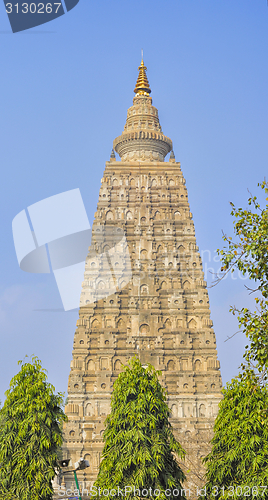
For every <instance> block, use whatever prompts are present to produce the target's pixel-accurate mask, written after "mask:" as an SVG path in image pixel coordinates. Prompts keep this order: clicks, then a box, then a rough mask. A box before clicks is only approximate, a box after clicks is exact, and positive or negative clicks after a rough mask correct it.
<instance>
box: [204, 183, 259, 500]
mask: <svg viewBox="0 0 268 500" xmlns="http://www.w3.org/2000/svg"><path fill="white" fill-rule="evenodd" d="M260 186H261V188H262V189H263V190H264V192H265V193H268V185H267V183H266V182H265V181H264V182H263V183H262V184H260ZM267 200H268V198H266V201H267ZM248 204H249V207H248V208H247V209H246V210H243V209H242V208H238V209H236V208H235V206H234V205H233V203H231V206H232V211H231V215H232V216H233V217H234V218H235V220H234V232H235V238H234V240H233V239H232V238H231V237H227V236H224V241H225V242H227V245H228V246H227V247H226V246H225V247H224V248H223V250H218V252H219V254H220V255H221V259H222V264H223V265H222V272H223V273H224V274H223V276H224V275H225V274H226V273H228V272H233V271H234V270H235V269H238V270H239V271H241V272H242V274H243V275H245V274H246V273H247V274H248V277H249V279H250V280H251V281H252V282H253V285H252V288H249V291H250V293H254V292H255V293H256V295H257V296H256V297H255V301H256V309H255V310H253V311H251V310H249V309H248V308H242V309H240V310H238V309H236V308H235V307H232V308H231V311H232V312H233V314H237V315H238V322H239V327H240V329H241V330H242V331H243V333H244V334H245V335H246V337H247V338H248V339H249V345H247V346H246V348H245V353H244V362H243V363H242V364H241V370H240V374H239V376H238V377H236V378H234V379H233V380H232V381H231V383H230V384H227V386H226V388H225V389H223V400H222V401H221V403H220V406H219V414H218V416H217V419H216V421H215V427H214V438H213V440H212V450H211V453H209V455H208V456H207V457H206V458H205V460H204V462H205V464H206V466H207V475H206V476H207V484H206V494H207V498H211V499H212V498H217V499H218V500H219V499H223V498H230V497H231V498H233V499H236V498H238V497H240V498H241V497H245V496H246V497H247V498H250V499H251V498H255V499H267V498H268V487H267V484H268V388H267V369H268V204H266V205H265V206H264V207H263V208H262V207H261V206H260V204H259V203H258V201H257V198H256V197H253V196H250V198H249V200H248ZM221 278H222V277H221ZM221 278H220V279H221Z"/></svg>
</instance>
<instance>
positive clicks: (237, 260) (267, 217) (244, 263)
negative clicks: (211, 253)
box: [218, 181, 268, 380]
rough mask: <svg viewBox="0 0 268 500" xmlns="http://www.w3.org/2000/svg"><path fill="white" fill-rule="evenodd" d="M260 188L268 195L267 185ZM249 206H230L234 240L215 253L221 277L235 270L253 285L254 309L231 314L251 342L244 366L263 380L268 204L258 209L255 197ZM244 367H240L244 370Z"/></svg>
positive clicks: (267, 353) (267, 339)
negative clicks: (220, 269) (217, 254)
mask: <svg viewBox="0 0 268 500" xmlns="http://www.w3.org/2000/svg"><path fill="white" fill-rule="evenodd" d="M259 186H260V187H261V188H262V189H263V190H264V192H265V193H266V194H267V193H268V184H267V182H266V181H264V182H263V183H262V184H259ZM267 200H268V198H266V201H267ZM248 204H249V207H248V208H247V209H246V210H243V209H242V208H238V209H237V208H235V206H234V204H233V203H231V206H232V211H231V215H232V216H233V217H234V219H235V220H234V233H235V238H234V240H233V239H232V238H231V237H227V236H224V241H226V242H227V244H228V246H227V247H224V248H223V249H222V250H218V253H219V254H220V255H221V260H222V264H223V266H222V271H223V273H224V275H225V274H226V273H228V272H230V271H231V272H234V270H235V269H238V270H239V271H241V272H242V274H243V275H245V274H246V273H247V274H248V276H249V279H250V280H251V281H252V282H253V285H252V289H249V291H250V292H252V293H253V292H255V293H256V295H257V296H256V297H255V301H256V309H255V310H253V311H251V310H249V309H248V308H246V307H244V308H242V309H240V310H238V309H236V308H235V307H232V308H231V310H232V312H233V314H236V313H237V314H238V322H239V328H240V329H241V330H242V331H243V333H244V334H245V335H246V337H247V338H248V339H249V341H250V343H249V345H248V346H246V351H245V354H244V358H245V362H246V365H247V366H249V365H251V367H252V365H253V367H255V368H256V369H257V370H258V372H259V374H260V376H261V378H262V379H264V380H265V379H267V368H268V335H267V331H268V203H266V205H265V206H264V207H261V205H260V204H259V203H258V201H257V198H256V196H254V197H253V196H250V198H249V200H248ZM220 279H221V278H220ZM246 365H242V369H243V370H244V369H246Z"/></svg>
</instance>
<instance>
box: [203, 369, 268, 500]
mask: <svg viewBox="0 0 268 500" xmlns="http://www.w3.org/2000/svg"><path fill="white" fill-rule="evenodd" d="M223 396H224V397H223V400H222V401H221V403H220V406H219V413H218V416H217V418H216V421H215V427H214V437H213V439H212V451H211V453H210V454H209V455H208V456H207V457H206V458H205V459H204V462H205V464H206V465H207V484H206V498H207V499H218V500H222V499H225V498H229V499H230V498H233V499H238V498H240V499H241V498H245V497H246V498H248V499H253V498H255V499H263V500H265V499H267V498H268V486H267V485H268V412H267V407H268V390H267V387H266V386H265V385H260V384H259V380H258V377H256V375H254V373H252V372H251V373H250V372H245V373H244V374H243V376H241V377H240V378H235V379H233V380H232V382H231V383H230V384H227V387H226V388H225V389H223Z"/></svg>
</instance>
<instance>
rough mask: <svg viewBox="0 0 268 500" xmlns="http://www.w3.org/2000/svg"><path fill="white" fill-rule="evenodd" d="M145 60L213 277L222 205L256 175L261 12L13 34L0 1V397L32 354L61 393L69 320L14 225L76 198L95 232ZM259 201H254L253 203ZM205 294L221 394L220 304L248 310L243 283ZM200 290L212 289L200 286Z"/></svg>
mask: <svg viewBox="0 0 268 500" xmlns="http://www.w3.org/2000/svg"><path fill="white" fill-rule="evenodd" d="M141 48H143V49H144V59H145V64H146V66H147V67H148V78H149V82H150V85H151V88H152V97H153V103H154V105H155V106H156V107H157V108H158V110H159V116H160V122H161V125H162V129H163V132H164V133H165V134H166V135H167V136H169V137H170V138H171V139H172V140H173V145H174V151H175V155H176V160H177V161H180V162H181V166H182V170H183V173H184V175H185V177H186V185H187V188H188V194H189V201H190V206H191V211H192V212H193V217H194V223H195V228H196V236H197V244H198V245H199V247H200V250H201V252H202V251H205V250H208V251H209V252H210V255H211V258H210V262H209V258H208V255H209V253H208V252H205V254H204V255H205V256H206V258H205V262H204V267H205V266H207V267H212V268H213V269H215V270H217V269H218V267H219V263H218V262H214V261H213V256H214V255H215V249H216V248H219V247H221V246H222V240H221V236H222V233H221V231H222V230H224V231H226V232H227V233H229V234H231V232H232V220H231V217H230V205H229V201H233V202H234V203H235V204H236V205H237V206H245V205H246V201H247V198H248V192H247V189H250V190H251V191H252V192H254V194H257V193H258V188H257V183H258V182H259V181H261V180H263V178H264V176H265V175H266V174H267V153H268V141H267V125H268V123H267V122H268V113H267V111H268V110H267V108H268V65H267V54H268V8H267V3H266V1H265V0H254V1H253V0H167V1H166V2H162V1H159V0H156V1H154V2H153V1H151V0H144V1H143V2H141V1H140V0H136V1H135V2H131V1H129V0H125V1H123V0H109V1H108V0H98V1H96V0H92V1H89V0H80V2H79V4H78V5H77V6H76V7H75V8H74V9H73V10H71V11H70V12H69V13H68V14H66V15H64V16H62V17H60V18H59V19H56V20H54V21H52V22H50V23H48V24H45V25H43V26H39V27H38V28H34V29H32V30H29V31H25V32H21V33H17V34H13V33H12V32H11V29H10V25H9V21H8V17H7V15H6V13H5V8H4V4H3V2H1V3H0V54H1V79H0V101H1V106H0V124H1V125H0V126H1V149H0V158H1V170H2V175H1V183H0V190H1V196H0V204H1V212H0V213H1V233H2V237H1V262H0V266H1V270H0V275H1V282H0V335H1V350H0V367H1V368H0V370H1V376H0V399H1V400H2V401H3V398H4V391H5V390H6V389H7V388H8V385H9V381H10V379H11V377H12V376H13V375H14V374H15V373H16V371H17V369H18V367H17V361H18V360H19V359H23V358H24V356H25V355H26V354H28V355H31V354H33V353H34V354H35V355H37V356H38V357H40V359H41V360H42V364H43V366H44V367H45V368H46V369H47V370H48V372H49V380H50V381H51V382H52V383H53V384H54V385H55V386H56V389H57V390H58V391H65V392H66V390H67V379H68V374H69V366H70V361H71V354H72V342H73V335H74V331H75V324H76V320H77V318H78V313H77V311H74V312H66V313H63V312H62V313H60V312H40V311H36V309H41V308H42V309H44V308H47V309H49V308H60V307H61V300H60V297H59V293H58V291H57V287H56V284H55V281H54V277H53V275H33V274H28V273H24V272H23V271H21V270H20V269H19V267H18V264H17V260H16V255H15V251H14V245H13V239H12V230H11V223H12V219H13V218H14V217H15V215H16V214H17V213H18V212H20V211H21V210H23V209H24V208H26V207H27V206H29V205H31V204H33V203H35V202H37V201H39V200H42V199H44V198H47V197H49V196H52V195H54V194H58V193H61V192H63V191H67V190H70V189H74V188H80V191H81V194H82V197H83V200H84V203H85V207H86V210H87V213H88V216H89V220H90V222H91V223H92V222H93V218H94V212H95V210H96V204H97V200H98V192H99V188H100V181H101V177H102V173H103V170H104V168H105V161H107V160H108V159H109V156H110V151H111V148H112V142H113V139H114V138H115V137H117V136H118V135H120V133H121V131H122V130H123V127H124V124H125V119H126V111H127V108H128V107H129V106H131V104H132V98H133V95H134V94H133V89H134V86H135V82H136V78H137V68H138V66H139V63H140V50H141ZM259 194H261V193H259ZM234 278H237V279H231V277H230V278H228V279H227V280H225V281H224V282H223V283H222V284H221V285H219V286H217V287H214V288H212V289H210V290H209V296H210V305H211V315H212V319H213V322H214V328H215V332H216V337H217V346H218V353H219V359H220V362H221V367H222V375H223V381H224V383H225V382H226V381H227V380H230V378H231V377H233V376H234V375H235V374H236V373H237V367H238V365H239V364H240V361H241V356H242V353H243V345H244V339H243V337H242V335H241V334H240V335H236V336H235V337H233V339H232V340H229V341H228V342H225V340H226V338H227V336H228V335H229V336H231V335H233V334H234V333H235V332H236V331H237V329H238V327H237V321H236V319H235V318H234V317H233V316H231V314H230V313H229V312H228V311H229V306H230V305H231V304H235V305H236V306H237V307H239V306H243V305H247V304H250V299H249V298H248V296H247V292H246V291H245V288H244V283H245V282H244V281H242V280H240V279H239V277H238V276H234ZM208 281H211V278H210V276H209V275H208Z"/></svg>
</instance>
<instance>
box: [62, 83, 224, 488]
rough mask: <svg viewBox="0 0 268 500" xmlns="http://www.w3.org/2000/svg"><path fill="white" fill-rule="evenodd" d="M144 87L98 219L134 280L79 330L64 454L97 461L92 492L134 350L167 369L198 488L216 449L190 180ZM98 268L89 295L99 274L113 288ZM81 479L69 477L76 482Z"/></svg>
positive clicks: (84, 314) (215, 387) (176, 423)
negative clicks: (123, 245)
mask: <svg viewBox="0 0 268 500" xmlns="http://www.w3.org/2000/svg"><path fill="white" fill-rule="evenodd" d="M142 92H145V94H141V95H139V94H137V95H136V97H135V98H134V101H133V106H132V107H131V108H130V109H129V110H128V115H127V122H126V126H125V129H124V132H123V134H122V135H121V136H120V137H119V138H117V139H116V140H115V142H114V149H115V150H116V151H117V152H119V154H120V156H121V161H116V159H115V158H114V157H111V159H110V161H108V162H107V163H106V167H105V171H104V174H103V178H102V183H101V188H100V193H99V201H98V206H97V211H96V214H95V221H94V225H93V230H94V229H95V232H96V229H97V227H98V224H99V222H98V221H99V219H100V218H101V217H102V214H104V215H103V220H104V221H105V219H106V220H107V221H109V224H110V225H114V226H115V227H120V228H121V229H123V230H124V233H125V235H126V241H127V245H128V249H129V253H130V258H131V269H132V279H131V280H130V282H128V283H126V284H125V286H124V287H123V286H122V283H121V284H120V286H121V289H120V290H119V291H116V292H114V293H113V294H112V295H110V296H109V297H104V298H101V299H100V300H96V302H93V303H87V302H86V301H84V302H83V304H84V305H83V307H80V311H79V320H78V322H77V329H76V332H75V336H74V350H73V362H72V364H71V371H70V377H69V391H68V405H67V407H66V413H67V415H68V417H69V421H68V423H67V424H66V426H65V443H64V446H63V455H64V458H71V460H72V464H74V463H75V462H76V461H77V460H78V459H79V458H80V457H81V456H82V457H85V458H86V457H91V458H90V459H89V461H90V467H89V468H88V469H85V470H84V471H83V472H82V471H81V472H79V481H81V482H82V484H83V485H84V487H85V488H86V487H87V488H89V487H90V485H91V484H92V483H93V482H94V480H95V479H96V477H97V473H98V465H99V460H100V456H101V451H102V447H103V442H102V438H101V436H100V431H101V430H103V429H104V421H105V418H106V416H107V414H108V413H109V408H110V406H109V404H110V397H111V392H112V386H113V383H114V381H115V380H116V378H117V376H118V374H119V373H120V371H121V369H122V363H126V362H127V360H128V359H130V358H131V357H132V356H134V355H137V356H139V358H140V360H141V362H142V364H148V363H151V364H152V365H154V366H155V368H157V369H159V370H161V371H162V377H161V383H162V385H163V386H164V387H166V388H167V392H168V404H169V407H170V409H171V417H170V418H171V422H172V425H173V428H174V431H175V435H176V436H177V438H178V440H179V441H180V442H181V444H182V445H183V446H184V447H185V449H186V450H187V452H188V455H187V457H188V459H187V460H188V461H186V466H185V467H186V470H188V469H190V473H189V472H188V474H187V477H188V479H189V482H188V485H189V487H191V486H192V487H194V488H195V486H196V485H200V484H202V473H203V472H202V464H201V460H200V456H204V455H206V454H207V453H208V450H209V444H208V443H209V439H210V437H211V436H212V429H213V424H214V419H215V415H216V414H217V405H218V403H219V401H220V399H221V376H220V371H219V362H218V359H217V351H216V346H215V344H216V342H215V334H214V331H213V329H212V322H211V320H210V310H209V303H208V296H207V291H206V282H205V281H204V275H203V271H202V263H201V257H200V254H199V251H198V247H197V245H196V239H195V231H194V224H193V221H192V215H191V213H190V208H189V203H188V195H187V190H186V187H185V179H184V177H183V174H182V171H181V166H180V163H178V162H176V160H175V157H174V154H172V156H171V158H170V160H169V161H168V162H164V157H165V155H166V154H167V153H168V151H170V150H171V148H172V142H171V140H170V139H168V138H166V137H165V136H164V135H163V133H162V131H161V127H160V123H159V119H158V112H157V110H156V108H154V107H153V106H152V100H151V97H149V93H148V94H147V95H146V91H144V89H142ZM148 127H149V130H148ZM119 194H120V197H118V196H117V195H119ZM122 194H123V196H122ZM103 195H105V197H104V196H103ZM117 211H119V212H120V214H121V215H120V217H119V218H116V213H117ZM104 223H106V222H104ZM102 244H103V243H102ZM105 245H109V242H107V241H106V242H105V243H104V246H105ZM91 260H92V259H91ZM122 265H123V264H122V263H120V264H119V267H122ZM97 273H98V275H97V276H96V266H95V267H94V266H93V262H91V265H88V264H87V263H86V272H85V281H84V282H83V284H82V294H83V293H86V289H87V287H90V281H91V276H92V277H93V278H92V280H96V279H98V280H99V281H98V283H99V287H100V288H101V287H103V286H105V283H106V282H107V277H106V274H107V270H106V268H105V266H99V268H98V270H97ZM111 279H112V278H111ZM81 339H82V340H83V341H84V343H80V340H81ZM107 342H108V343H107ZM77 360H80V361H81V363H80V361H79V363H77ZM83 408H84V410H83ZM84 430H85V435H86V437H83V436H84V434H83V431H84ZM71 433H72V434H71ZM73 433H74V434H73ZM72 481H73V478H72V476H71V475H70V477H69V476H68V475H66V477H65V483H66V486H67V487H68V484H71V483H72ZM195 489H196V488H195Z"/></svg>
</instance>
